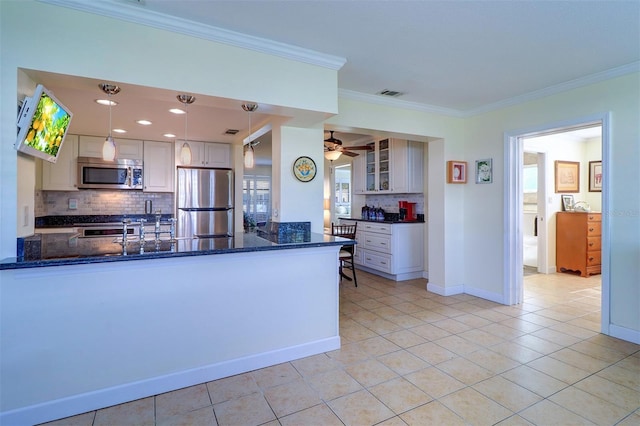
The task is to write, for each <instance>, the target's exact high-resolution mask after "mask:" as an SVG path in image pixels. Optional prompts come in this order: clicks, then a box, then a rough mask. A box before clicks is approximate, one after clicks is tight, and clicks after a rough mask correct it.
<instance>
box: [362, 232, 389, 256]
mask: <svg viewBox="0 0 640 426" xmlns="http://www.w3.org/2000/svg"><path fill="white" fill-rule="evenodd" d="M363 238H364V244H363V245H364V248H366V249H369V250H375V251H381V252H383V253H389V254H391V236H390V235H384V234H374V233H372V232H365V233H364V234H363Z"/></svg>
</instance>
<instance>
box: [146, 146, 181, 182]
mask: <svg viewBox="0 0 640 426" xmlns="http://www.w3.org/2000/svg"><path fill="white" fill-rule="evenodd" d="M173 145H174V144H173V143H172V142H152V141H144V177H143V184H144V185H143V191H145V192H173V184H174V174H173V168H174V166H173V164H174V158H173V155H174V154H173V152H174V149H173Z"/></svg>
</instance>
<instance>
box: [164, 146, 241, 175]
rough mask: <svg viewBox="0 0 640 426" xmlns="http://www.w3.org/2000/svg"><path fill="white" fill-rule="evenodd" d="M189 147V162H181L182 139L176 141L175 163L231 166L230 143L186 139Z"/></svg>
mask: <svg viewBox="0 0 640 426" xmlns="http://www.w3.org/2000/svg"><path fill="white" fill-rule="evenodd" d="M187 143H188V144H189V148H190V149H191V164H183V163H182V159H181V156H180V151H181V150H182V145H183V144H184V141H176V144H175V146H176V149H175V156H176V165H178V166H193V167H207V168H225V169H229V168H231V145H229V144H226V143H216V142H194V141H188V142H187Z"/></svg>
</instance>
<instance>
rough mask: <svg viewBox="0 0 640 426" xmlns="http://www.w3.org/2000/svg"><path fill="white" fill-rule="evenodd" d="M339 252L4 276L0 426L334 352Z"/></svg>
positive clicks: (254, 254)
mask: <svg viewBox="0 0 640 426" xmlns="http://www.w3.org/2000/svg"><path fill="white" fill-rule="evenodd" d="M338 249H339V246H328V247H316V248H303V249H291V250H280V251H271V252H250V253H232V254H222V255H210V256H195V257H188V258H175V259H150V260H140V261H136V262H115V263H110V264H93V265H92V264H89V265H69V266H59V267H50V268H34V269H22V270H2V271H0V279H1V280H0V283H1V305H0V308H1V310H0V325H1V329H0V331H1V333H0V344H1V346H2V348H3V356H2V359H1V360H0V362H1V364H0V366H1V369H2V375H1V376H2V377H1V379H0V380H1V382H0V390H1V409H0V423H2V424H27V423H30V424H33V423H38V422H44V421H47V420H52V419H56V418H62V417H65V416H69V415H73V414H79V413H82V412H86V411H89V410H94V409H98V408H103V407H106V406H110V405H114V404H119V403H122V402H126V401H131V400H134V399H138V398H142V397H146V396H150V395H154V394H159V393H163V392H167V391H170V390H174V389H179V388H182V387H185V386H190V385H193V384H197V383H204V382H207V381H210V380H214V379H218V378H220V377H226V376H230V375H233V374H239V373H242V372H246V371H251V370H254V369H257V368H262V367H265V366H268V365H274V364H278V363H281V362H285V361H289V360H292V359H297V358H301V357H304V356H309V355H313V354H317V353H321V352H325V351H329V350H333V349H337V348H339V346H340V338H339V333H338V284H339V283H338V275H337V273H336V271H337V270H338V263H337V262H338V260H337V251H338Z"/></svg>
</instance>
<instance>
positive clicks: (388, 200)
mask: <svg viewBox="0 0 640 426" xmlns="http://www.w3.org/2000/svg"><path fill="white" fill-rule="evenodd" d="M365 200H366V201H365V204H366V205H368V206H373V207H382V209H383V210H384V211H385V212H387V213H398V211H399V207H398V201H408V202H410V203H416V213H420V214H424V210H425V208H424V194H380V195H367V196H366V197H365ZM358 214H360V212H358Z"/></svg>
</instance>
